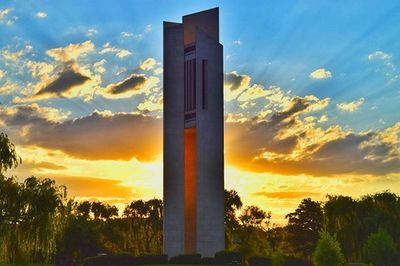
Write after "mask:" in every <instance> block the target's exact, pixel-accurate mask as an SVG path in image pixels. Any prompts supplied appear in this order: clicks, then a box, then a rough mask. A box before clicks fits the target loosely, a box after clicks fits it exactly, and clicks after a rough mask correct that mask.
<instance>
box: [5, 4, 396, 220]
mask: <svg viewBox="0 0 400 266" xmlns="http://www.w3.org/2000/svg"><path fill="white" fill-rule="evenodd" d="M213 7H219V8H220V34H221V36H220V37H221V38H220V41H221V43H222V44H223V45H224V71H225V87H224V90H225V114H226V131H225V132H226V137H225V139H226V144H225V146H226V158H227V162H226V165H227V170H226V173H227V174H226V177H225V178H226V184H227V187H233V184H235V183H236V184H237V183H238V182H239V183H240V182H246V184H249V185H248V186H244V187H245V188H243V189H242V191H239V192H241V193H242V195H244V198H245V199H246V200H247V201H248V202H249V203H257V204H260V205H263V204H265V205H268V206H275V208H276V209H279V208H281V207H282V206H281V205H279V204H280V203H279V204H278V203H277V202H275V201H274V200H276V199H277V198H278V197H281V198H279V200H286V201H287V204H286V205H285V208H289V209H290V208H293V206H294V205H295V204H297V202H298V198H296V197H294V198H293V197H290V196H288V195H304V196H307V195H310V196H311V195H314V196H316V197H320V198H321V199H322V198H323V194H324V193H321V191H320V187H321V186H324V192H326V193H328V192H330V191H333V192H334V193H345V194H346V193H347V194H350V195H358V194H357V193H354V192H351V189H352V188H354V187H355V186H360V188H362V189H359V191H366V192H371V193H372V192H374V191H377V190H381V189H387V188H392V189H394V190H395V191H397V192H400V182H398V180H399V177H400V170H399V169H400V142H399V139H400V137H399V132H400V112H399V111H398V103H399V102H400V49H399V48H400V46H399V43H400V42H399V36H400V35H399V27H398V25H400V16H398V14H399V12H400V3H399V2H398V1H384V2H383V1H236V0H235V1H132V0H131V1H127V0H126V1H88V0H85V1H50V0H48V1H46V0H24V1H22V0H14V1H7V0H6V1H1V3H0V36H1V37H0V59H1V60H0V102H1V110H0V122H1V123H0V125H1V127H2V128H1V130H2V131H5V132H7V133H8V134H9V135H10V136H11V137H12V139H14V140H15V142H16V144H17V148H18V149H19V150H20V151H21V154H22V157H27V158H28V161H27V162H28V163H27V164H26V166H25V167H24V168H22V170H20V171H19V172H18V171H17V172H16V173H17V174H19V175H22V176H23V175H27V174H31V173H33V174H37V175H41V176H53V177H56V178H58V179H59V180H63V182H67V183H68V182H69V180H70V181H71V180H78V181H79V180H80V181H81V182H84V181H85V180H86V181H87V180H89V178H101V179H102V180H108V179H109V180H113V181H112V182H114V181H115V180H117V181H118V182H122V183H118V182H117V183H115V184H114V185H115V186H116V188H115V189H116V191H118V189H120V186H121V184H122V185H123V186H126V187H128V188H129V189H130V190H131V192H132V194H129V193H128V194H129V195H128V194H126V193H125V192H126V191H125V190H124V193H125V194H126V198H124V199H120V200H119V201H116V202H126V201H127V200H128V199H131V198H134V197H152V196H160V195H161V192H160V191H161V188H160V187H159V183H160V182H161V179H162V177H161V172H162V171H161V170H160V169H162V164H161V159H160V158H161V157H160V156H161V148H160V147H161V144H160V135H154V136H153V135H152V134H149V136H147V135H145V136H142V135H141V134H140V132H141V131H143V130H144V131H145V129H147V127H150V128H153V129H154V128H157V129H160V128H161V127H160V126H159V125H160V122H161V120H160V118H162V78H163V77H162V30H163V29H162V22H163V21H165V20H166V21H177V22H179V21H181V17H182V16H183V15H185V14H190V13H193V12H197V11H200V10H203V9H208V8H213ZM66 80H68V81H70V82H72V83H73V84H72V85H73V86H72V85H71V86H68V85H65V84H64V83H65V81H66ZM63 82H64V83H63ZM113 90H114V91H115V90H121V91H120V92H118V93H114V92H113ZM286 116H287V119H286V120H285V119H283V117H286ZM279 119H281V120H279ZM289 120H290V121H289ZM122 121H130V123H131V124H129V125H128V124H127V122H122ZM135 123H136V124H135ZM254 125H256V127H254ZM263 125H269V126H270V127H269V128H265V129H260V128H262V126H263ZM113 127H116V128H127V130H132V132H133V133H132V134H133V136H132V137H125V132H119V133H118V134H122V135H124V137H125V138H127V139H129V140H124V138H122V137H121V136H120V135H118V134H117V133H115V130H114V131H111V130H113ZM138 127H139V128H138ZM274 127H275V128H276V127H277V128H278V129H276V130H275V131H273V130H272V129H271V128H274ZM254 128H257V130H258V129H260V131H257V130H254ZM34 130H36V131H34ZM108 130H110V131H108ZM136 131H137V132H139V133H136ZM65 132H70V133H71V134H72V133H73V134H74V135H73V136H71V135H68V134H63V133H65ZM100 132H102V133H100ZM103 132H104V133H103ZM244 132H247V133H244ZM246 134H247V135H246ZM251 134H254V138H256V139H258V140H259V141H258V143H244V144H243V141H241V140H240V138H246V137H248V136H252V135H251ZM75 136H77V138H75ZM150 137H154V138H156V140H154V139H149V138H150ZM44 139H46V141H44ZM80 139H82V142H83V143H86V142H87V146H85V147H82V150H76V149H74V148H73V147H75V146H77V145H80V144H79V140H80ZM91 139H93V140H96V141H97V140H98V142H94V144H93V145H94V146H95V147H94V146H90V145H91V142H90V141H87V140H91ZM116 139H121V141H120V142H118V141H117V142H116ZM271 139H272V140H271ZM146 141H149V142H148V143H150V144H153V143H154V145H155V146H154V147H153V146H152V148H151V149H149V151H144V150H145V149H144V148H143V147H142V146H141V144H142V143H147V142H146ZM60 143H65V145H64V144H60ZM77 143H78V144H77ZM98 143H105V144H104V145H103V144H101V145H100V144H98ZM109 143H112V145H108V144H109ZM106 144H107V145H106ZM156 144H157V145H158V146H157V145H156ZM102 145H103V146H102ZM277 145H278V146H277ZM120 146H121V147H131V148H130V150H131V151H132V152H127V151H125V150H121V149H120V148H119V147H120ZM232 147H235V148H232ZM236 147H237V148H236ZM315 147H317V148H315ZM261 151H262V153H260V152H261ZM150 153H154V154H153V155H154V156H153V157H152V156H150ZM242 155H243V156H242ZM244 155H249V156H250V157H249V158H247V157H245V156H244ZM346 155H349V156H350V157H349V158H347V157H346ZM319 156H322V157H319ZM317 159H318V160H317ZM254 160H256V161H257V163H254ZM321 160H323V161H324V160H327V162H332V164H333V165H334V166H335V165H337V167H338V168H340V169H341V170H340V171H334V169H331V168H330V167H329V165H328V163H327V165H324V163H321V168H320V169H318V168H316V167H314V166H315V165H317V164H320V162H321ZM100 164H101V165H103V166H104V167H105V168H101V167H100V166H99V165H100ZM132 165H135V169H134V170H132ZM116 167H119V168H118V169H122V170H118V171H119V172H118V173H119V174H118V177H117V176H115V175H113V174H112V171H111V170H110V169H116ZM342 169H343V170H342ZM396 169H397V170H396ZM151 175H153V176H155V177H151V178H150V176H151ZM332 176H333V177H334V178H327V177H332ZM315 177H318V178H315ZM74 178H75V179H74ZM85 178H86V179H85ZM321 178H322V179H321ZM146 180H147V181H146ZM148 180H152V181H148ZM271 180H275V182H272V181H271ZM360 180H363V181H362V182H361V183H360ZM71 182H72V181H71ZM71 182H70V184H71V186H73V184H76V183H74V182H75V181H74V182H72V183H71ZM271 182H272V183H271ZM78 183H79V182H78ZM82 184H83V183H82ZM107 184H108V183H107ZM293 184H294V186H293ZM305 184H307V185H305ZM108 185H109V184H108ZM260 188H263V191H261V192H260V191H259V190H260ZM124 189H125V188H124ZM304 189H306V191H304ZM265 190H267V191H265ZM292 192H293V193H292ZM294 192H296V193H294ZM74 193H75V194H74ZM91 193H92V192H90V191H87V192H84V191H81V190H79V193H78V192H76V190H75V192H74V189H72V194H74V195H75V196H77V197H81V198H85V197H86V198H88V197H93V195H94V194H91ZM257 193H258V194H257ZM260 193H261V194H260ZM263 193H264V194H263ZM271 193H272V194H271ZM274 193H275V194H274ZM276 193H278V194H276ZM279 193H283V194H279ZM291 193H292V194H291ZM307 193H308V194H307ZM116 194H118V193H116ZM125 194H124V195H125ZM95 195H97V196H99V195H98V194H95ZM107 195H108V197H110V195H109V194H107ZM260 195H267V196H265V200H260ZM268 195H269V196H268ZM282 195H286V196H287V198H282V197H284V196H282ZM318 195H319V196H318ZM111 198H113V199H115V198H118V197H117V196H114V197H111ZM263 199H264V198H263ZM274 204H275V205H274ZM278 207H279V208H278ZM276 212H277V215H278V216H280V217H282V215H283V213H282V212H279V211H278V210H277V211H276Z"/></svg>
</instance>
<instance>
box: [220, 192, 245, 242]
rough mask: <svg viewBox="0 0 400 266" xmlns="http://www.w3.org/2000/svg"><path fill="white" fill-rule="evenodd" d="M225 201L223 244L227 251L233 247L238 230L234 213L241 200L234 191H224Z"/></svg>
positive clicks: (240, 204)
mask: <svg viewBox="0 0 400 266" xmlns="http://www.w3.org/2000/svg"><path fill="white" fill-rule="evenodd" d="M224 199H225V243H226V248H227V249H232V248H233V246H234V240H235V238H237V237H238V236H237V234H236V232H237V230H238V228H239V219H238V218H237V216H236V212H237V211H239V210H240V209H241V208H242V206H243V203H242V200H241V199H240V196H239V195H238V193H237V192H236V191H235V190H226V189H225V191H224Z"/></svg>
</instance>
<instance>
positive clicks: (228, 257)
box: [214, 250, 243, 265]
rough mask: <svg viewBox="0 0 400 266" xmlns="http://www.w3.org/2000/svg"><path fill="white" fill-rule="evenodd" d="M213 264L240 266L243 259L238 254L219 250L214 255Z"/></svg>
mask: <svg viewBox="0 0 400 266" xmlns="http://www.w3.org/2000/svg"><path fill="white" fill-rule="evenodd" d="M214 258H215V262H216V263H217V264H219V265H232V264H236V265H238V264H241V263H242V260H243V257H242V254H241V253H240V252H234V251H229V250H221V251H218V252H217V253H215V256H214Z"/></svg>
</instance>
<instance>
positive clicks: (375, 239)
mask: <svg viewBox="0 0 400 266" xmlns="http://www.w3.org/2000/svg"><path fill="white" fill-rule="evenodd" d="M364 249H365V255H366V259H367V260H368V261H369V262H372V263H373V264H374V265H375V266H390V265H395V263H394V262H393V261H394V260H395V256H396V244H395V243H394V241H393V238H392V237H391V236H390V235H389V234H388V233H386V231H384V230H379V231H378V232H376V233H373V234H371V235H370V236H368V240H367V243H366V244H365V247H364Z"/></svg>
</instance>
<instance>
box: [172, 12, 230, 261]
mask: <svg viewBox="0 0 400 266" xmlns="http://www.w3.org/2000/svg"><path fill="white" fill-rule="evenodd" d="M218 24H219V16H218V8H215V9H210V10H206V11H203V12H199V13H195V14H191V15H187V16H184V17H183V23H182V24H180V23H169V22H165V23H164V253H166V254H168V255H169V256H175V255H178V254H183V253H186V254H193V253H200V254H202V255H203V256H213V255H214V254H215V252H218V251H220V250H223V249H224V248H225V234H224V155H223V149H224V147H223V143H224V140H223V64H222V58H223V52H222V50H223V49H222V45H221V44H220V43H219V26H218Z"/></svg>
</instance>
